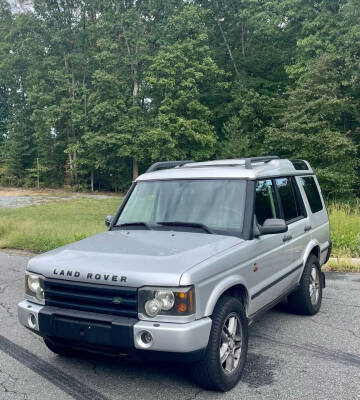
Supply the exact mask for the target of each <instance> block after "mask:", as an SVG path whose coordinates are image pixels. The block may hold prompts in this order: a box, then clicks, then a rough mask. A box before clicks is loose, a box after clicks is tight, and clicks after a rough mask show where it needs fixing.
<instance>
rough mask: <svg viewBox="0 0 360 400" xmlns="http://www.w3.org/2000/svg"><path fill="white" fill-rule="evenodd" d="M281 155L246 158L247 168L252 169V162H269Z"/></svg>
mask: <svg viewBox="0 0 360 400" xmlns="http://www.w3.org/2000/svg"><path fill="white" fill-rule="evenodd" d="M279 158H280V157H278V156H262V157H249V158H245V168H246V169H252V165H251V164H252V163H253V162H259V161H264V162H266V163H267V162H269V161H271V160H278V159H279Z"/></svg>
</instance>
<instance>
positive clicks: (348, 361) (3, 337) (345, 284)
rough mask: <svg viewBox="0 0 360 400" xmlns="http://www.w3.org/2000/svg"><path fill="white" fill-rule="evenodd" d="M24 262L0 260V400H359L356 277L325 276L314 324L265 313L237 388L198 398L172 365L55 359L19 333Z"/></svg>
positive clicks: (1, 256) (359, 289)
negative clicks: (19, 308) (18, 306)
mask: <svg viewBox="0 0 360 400" xmlns="http://www.w3.org/2000/svg"><path fill="white" fill-rule="evenodd" d="M28 259H29V257H28V256H26V255H22V254H15V253H6V252H0V272H1V275H0V322H1V323H0V399H1V400H10V399H11V400H14V399H22V400H35V399H38V400H40V399H41V400H43V399H46V400H51V399H54V400H55V399H56V400H60V399H61V400H63V399H64V400H66V399H73V398H74V399H79V400H115V399H127V400H131V399H147V400H151V399H181V400H191V399H195V398H196V399H197V400H201V399H247V400H251V399H287V400H288V399H294V400H295V399H296V400H298V399H318V400H320V399H336V400H338V399H342V400H345V399H349V400H350V399H351V400H355V399H360V274H341V273H327V287H326V289H325V291H324V300H323V305H322V309H321V312H320V313H319V314H317V315H316V316H314V317H301V316H296V315H292V314H289V313H287V312H286V311H285V310H284V309H281V307H277V308H276V309H275V310H272V311H269V312H268V313H266V314H265V315H264V316H263V317H262V319H261V320H259V322H257V323H255V324H254V325H252V326H251V328H250V338H249V355H248V361H247V366H246V370H245V372H244V375H243V379H242V381H241V382H240V383H239V384H238V385H237V387H236V388H235V389H233V390H232V391H230V392H228V393H225V394H219V393H212V392H207V391H204V390H201V389H200V388H198V387H197V386H196V385H194V384H193V383H192V382H191V380H190V379H189V377H188V376H187V372H186V367H184V366H181V365H176V364H136V363H131V362H126V361H118V362H114V361H113V360H109V359H105V358H96V357H89V356H83V357H81V358H71V359H66V358H61V357H59V356H56V355H54V354H52V353H51V352H50V351H49V350H47V349H46V347H45V346H44V344H43V343H42V341H41V339H40V338H39V337H38V336H36V335H35V334H33V333H31V332H29V331H27V330H26V329H25V328H23V327H22V326H20V325H19V323H18V322H17V315H16V304H17V303H18V302H19V301H20V300H21V299H22V297H23V286H24V285H23V273H24V269H25V266H26V263H27V261H28Z"/></svg>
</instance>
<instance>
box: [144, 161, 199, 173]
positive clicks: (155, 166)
mask: <svg viewBox="0 0 360 400" xmlns="http://www.w3.org/2000/svg"><path fill="white" fill-rule="evenodd" d="M193 162H194V160H182V161H160V162H156V163H155V164H153V165H151V166H150V167H149V168H148V169H147V170H146V173H148V172H154V171H157V170H159V169H162V168H174V167H181V166H182V165H185V164H188V163H193Z"/></svg>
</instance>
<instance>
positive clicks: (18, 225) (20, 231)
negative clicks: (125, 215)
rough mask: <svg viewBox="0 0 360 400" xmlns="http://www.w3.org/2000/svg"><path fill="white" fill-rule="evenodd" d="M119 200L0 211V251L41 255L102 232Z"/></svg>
mask: <svg viewBox="0 0 360 400" xmlns="http://www.w3.org/2000/svg"><path fill="white" fill-rule="evenodd" d="M121 200H122V199H121V198H119V197H114V198H110V199H74V200H65V201H54V202H49V203H45V204H41V205H38V206H28V207H23V208H15V209H3V210H0V248H13V249H23V250H30V251H34V252H45V251H48V250H52V249H54V248H56V247H59V246H62V245H64V244H67V243H71V242H74V241H76V240H80V239H84V238H85V237H87V236H91V235H94V234H96V233H99V232H102V231H105V229H106V227H105V224H104V219H105V216H106V215H108V214H115V212H116V210H117V209H118V207H119V205H120V203H121Z"/></svg>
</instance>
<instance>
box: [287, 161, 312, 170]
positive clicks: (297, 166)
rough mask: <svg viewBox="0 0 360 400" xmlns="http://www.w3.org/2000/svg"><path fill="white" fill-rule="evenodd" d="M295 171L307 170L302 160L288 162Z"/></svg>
mask: <svg viewBox="0 0 360 400" xmlns="http://www.w3.org/2000/svg"><path fill="white" fill-rule="evenodd" d="M290 161H291V163H292V165H293V166H294V168H295V169H296V170H304V169H309V168H308V166H307V164H306V162H305V161H303V160H290Z"/></svg>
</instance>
